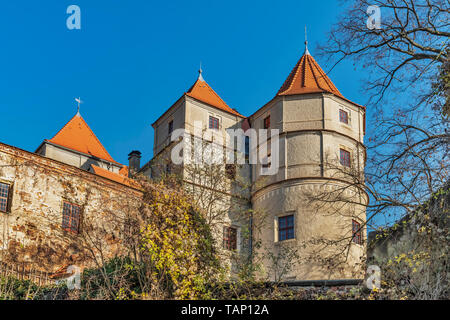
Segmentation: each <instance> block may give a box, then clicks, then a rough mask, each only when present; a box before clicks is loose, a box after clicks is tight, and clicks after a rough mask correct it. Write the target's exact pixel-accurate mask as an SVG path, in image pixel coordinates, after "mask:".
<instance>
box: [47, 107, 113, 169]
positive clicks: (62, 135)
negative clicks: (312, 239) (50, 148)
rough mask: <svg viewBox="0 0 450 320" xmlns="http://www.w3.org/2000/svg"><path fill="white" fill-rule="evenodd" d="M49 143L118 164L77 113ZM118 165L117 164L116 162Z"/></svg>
mask: <svg viewBox="0 0 450 320" xmlns="http://www.w3.org/2000/svg"><path fill="white" fill-rule="evenodd" d="M49 142H51V143H53V144H56V145H59V146H62V147H65V148H68V149H71V150H75V151H78V152H82V153H85V154H89V155H92V156H94V157H97V158H99V159H103V160H107V161H110V162H116V161H114V159H113V158H112V157H111V156H110V155H109V153H108V151H106V149H105V147H103V145H102V144H101V142H100V141H99V140H98V139H97V137H96V136H95V134H94V133H93V132H92V130H91V128H89V126H88V125H87V123H86V122H85V121H84V119H83V118H82V117H81V115H80V114H79V113H77V114H76V115H75V116H74V117H73V118H72V119H71V120H70V121H69V122H68V123H67V124H66V125H65V126H64V127H63V128H62V129H61V130H60V131H59V132H58V133H57V134H56V135H55V136H54V137H53V138H52V139H50V140H49ZM116 163H117V162H116Z"/></svg>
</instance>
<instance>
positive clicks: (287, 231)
mask: <svg viewBox="0 0 450 320" xmlns="http://www.w3.org/2000/svg"><path fill="white" fill-rule="evenodd" d="M289 239H294V215H290V216H284V217H279V218H278V241H283V240H289Z"/></svg>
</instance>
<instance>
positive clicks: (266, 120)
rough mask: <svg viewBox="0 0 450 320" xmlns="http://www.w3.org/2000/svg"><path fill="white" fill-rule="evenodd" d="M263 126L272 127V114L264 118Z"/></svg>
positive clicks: (265, 127)
mask: <svg viewBox="0 0 450 320" xmlns="http://www.w3.org/2000/svg"><path fill="white" fill-rule="evenodd" d="M263 128H264V129H269V128H270V114H269V115H268V116H267V117H265V118H264V120H263Z"/></svg>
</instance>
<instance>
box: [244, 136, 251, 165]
mask: <svg viewBox="0 0 450 320" xmlns="http://www.w3.org/2000/svg"><path fill="white" fill-rule="evenodd" d="M249 159H250V137H249V136H245V162H246V163H249Z"/></svg>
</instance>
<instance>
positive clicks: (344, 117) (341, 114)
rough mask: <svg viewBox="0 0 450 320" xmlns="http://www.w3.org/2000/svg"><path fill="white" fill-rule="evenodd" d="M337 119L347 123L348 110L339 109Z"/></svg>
mask: <svg viewBox="0 0 450 320" xmlns="http://www.w3.org/2000/svg"><path fill="white" fill-rule="evenodd" d="M339 121H340V122H342V123H345V124H348V112H347V111H345V110H342V109H340V110H339Z"/></svg>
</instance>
